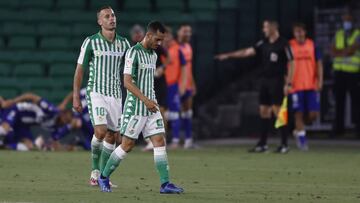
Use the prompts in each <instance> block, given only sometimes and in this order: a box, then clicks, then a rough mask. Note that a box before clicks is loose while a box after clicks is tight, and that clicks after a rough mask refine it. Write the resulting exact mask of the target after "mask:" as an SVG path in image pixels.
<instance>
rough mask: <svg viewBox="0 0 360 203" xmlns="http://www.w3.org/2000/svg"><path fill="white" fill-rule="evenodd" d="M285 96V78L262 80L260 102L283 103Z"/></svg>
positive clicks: (269, 103) (269, 104) (265, 103)
mask: <svg viewBox="0 0 360 203" xmlns="http://www.w3.org/2000/svg"><path fill="white" fill-rule="evenodd" d="M283 98H284V79H282V78H270V79H269V78H266V79H262V80H261V84H260V94H259V102H260V105H267V106H271V105H279V106H280V105H281V103H282V100H283Z"/></svg>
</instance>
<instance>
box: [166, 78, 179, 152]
mask: <svg viewBox="0 0 360 203" xmlns="http://www.w3.org/2000/svg"><path fill="white" fill-rule="evenodd" d="M167 97H168V107H169V112H168V119H169V123H170V126H171V130H172V140H171V146H170V147H171V148H173V149H175V148H178V147H179V142H180V125H181V120H180V113H179V112H180V96H179V89H178V85H177V84H174V85H171V86H169V87H168V94H167Z"/></svg>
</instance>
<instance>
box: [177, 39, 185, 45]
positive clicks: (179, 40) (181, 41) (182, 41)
mask: <svg viewBox="0 0 360 203" xmlns="http://www.w3.org/2000/svg"><path fill="white" fill-rule="evenodd" d="M177 41H178V42H179V44H181V45H183V44H185V43H186V42H185V40H181V39H178V40H177Z"/></svg>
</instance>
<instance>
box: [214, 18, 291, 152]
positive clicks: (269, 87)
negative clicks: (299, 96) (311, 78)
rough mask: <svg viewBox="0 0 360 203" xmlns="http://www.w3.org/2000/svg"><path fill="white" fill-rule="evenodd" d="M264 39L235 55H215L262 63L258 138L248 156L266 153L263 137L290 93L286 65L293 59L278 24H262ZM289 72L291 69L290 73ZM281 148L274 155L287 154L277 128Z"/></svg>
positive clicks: (283, 136)
mask: <svg viewBox="0 0 360 203" xmlns="http://www.w3.org/2000/svg"><path fill="white" fill-rule="evenodd" d="M263 32H264V35H265V38H264V39H262V40H260V41H258V42H257V43H256V44H255V45H254V46H252V47H248V48H245V49H240V50H237V51H233V52H229V53H223V54H219V55H216V56H215V58H216V59H218V60H220V61H223V60H226V59H230V58H246V57H250V56H255V55H259V56H261V59H262V61H261V62H262V64H261V66H262V71H261V79H260V80H259V81H260V83H261V84H260V94H259V100H260V101H259V103H260V107H259V112H260V118H261V137H260V140H259V142H258V143H257V145H256V146H255V147H254V148H252V149H250V150H249V152H266V151H267V150H268V146H267V137H268V134H269V132H270V130H271V129H272V126H273V122H272V121H271V117H272V115H274V116H277V114H278V112H279V110H280V106H281V103H282V100H283V97H284V94H285V95H287V93H288V92H289V90H290V89H291V83H290V81H292V73H289V74H287V64H288V63H289V64H290V66H294V64H293V55H292V53H291V49H290V48H289V45H288V40H286V39H285V38H283V37H280V34H279V24H278V23H277V22H276V21H272V20H265V21H264V23H263ZM290 70H293V69H290ZM279 130H280V133H281V145H280V146H279V147H278V148H277V149H276V150H275V152H278V153H287V152H288V151H289V148H288V144H287V136H288V134H289V133H288V129H287V126H284V127H281V128H279Z"/></svg>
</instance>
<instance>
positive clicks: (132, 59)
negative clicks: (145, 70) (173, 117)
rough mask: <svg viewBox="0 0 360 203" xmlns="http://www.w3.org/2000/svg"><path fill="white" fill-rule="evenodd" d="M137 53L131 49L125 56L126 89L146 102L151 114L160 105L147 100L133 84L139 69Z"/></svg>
mask: <svg viewBox="0 0 360 203" xmlns="http://www.w3.org/2000/svg"><path fill="white" fill-rule="evenodd" d="M136 54H137V53H136V51H135V50H134V49H130V50H129V51H128V52H127V53H126V56H125V67H124V87H125V88H126V89H127V90H128V91H129V92H131V93H132V94H133V95H135V97H137V98H139V99H140V100H141V101H142V102H144V104H145V106H146V108H147V109H148V110H149V111H150V112H153V113H155V112H157V111H158V110H159V109H158V104H157V103H156V102H155V101H152V100H150V99H149V98H147V97H146V96H145V95H144V94H143V93H142V92H141V91H140V89H139V88H138V87H137V86H136V85H135V84H134V83H133V77H135V70H136V69H137V60H136Z"/></svg>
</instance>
